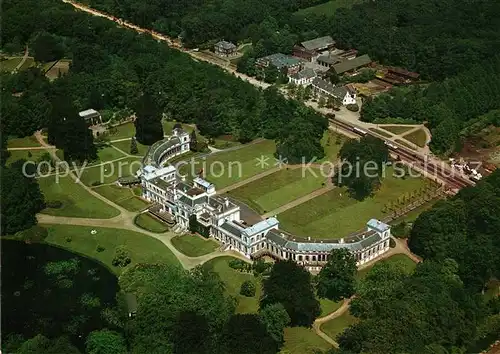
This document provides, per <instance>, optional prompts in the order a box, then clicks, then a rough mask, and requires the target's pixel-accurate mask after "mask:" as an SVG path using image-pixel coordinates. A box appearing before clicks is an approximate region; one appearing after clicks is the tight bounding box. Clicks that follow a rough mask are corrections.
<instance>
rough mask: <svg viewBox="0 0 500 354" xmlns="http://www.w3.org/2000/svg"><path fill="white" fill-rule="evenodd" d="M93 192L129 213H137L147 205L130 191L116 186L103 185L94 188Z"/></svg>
mask: <svg viewBox="0 0 500 354" xmlns="http://www.w3.org/2000/svg"><path fill="white" fill-rule="evenodd" d="M94 191H96V192H97V193H99V194H100V195H102V196H103V197H105V198H106V199H109V200H111V201H112V202H114V203H116V204H118V205H120V206H121V207H123V208H125V209H127V210H130V211H139V210H142V209H144V208H145V207H147V206H148V205H149V204H148V203H147V202H145V201H143V200H142V199H139V198H137V197H136V196H135V195H134V192H133V190H132V189H130V188H127V187H120V186H118V185H114V184H111V185H105V186H99V187H96V188H94Z"/></svg>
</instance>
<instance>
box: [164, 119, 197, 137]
mask: <svg viewBox="0 0 500 354" xmlns="http://www.w3.org/2000/svg"><path fill="white" fill-rule="evenodd" d="M161 124H162V125H163V134H165V135H172V130H173V129H174V125H176V124H177V122H171V121H165V120H164V121H162V122H161ZM181 125H182V129H184V130H185V131H187V132H188V133H191V132H192V131H193V130H194V126H191V125H188V124H184V123H181Z"/></svg>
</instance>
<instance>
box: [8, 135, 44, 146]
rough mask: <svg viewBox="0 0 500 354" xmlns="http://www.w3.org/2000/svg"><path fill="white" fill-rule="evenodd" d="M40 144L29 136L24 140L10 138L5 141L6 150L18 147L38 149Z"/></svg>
mask: <svg viewBox="0 0 500 354" xmlns="http://www.w3.org/2000/svg"><path fill="white" fill-rule="evenodd" d="M38 146H40V143H39V142H38V140H36V138H35V137H34V136H33V135H31V136H26V137H24V138H12V139H9V140H7V147H8V148H18V147H38Z"/></svg>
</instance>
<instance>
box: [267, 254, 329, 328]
mask: <svg viewBox="0 0 500 354" xmlns="http://www.w3.org/2000/svg"><path fill="white" fill-rule="evenodd" d="M278 303H281V304H282V305H283V307H284V308H285V309H286V311H287V312H288V315H289V316H290V321H291V325H292V326H306V327H308V326H311V325H312V323H313V322H314V320H315V319H316V317H318V316H319V314H320V313H321V310H320V307H319V302H318V300H316V297H315V295H314V289H313V286H312V284H311V274H310V273H309V272H308V271H307V270H305V269H304V268H302V267H301V266H299V265H297V264H296V263H295V262H294V261H292V260H287V261H279V262H277V263H275V264H274V266H273V268H272V270H271V273H270V275H269V278H267V279H264V281H263V296H262V298H261V301H260V307H261V308H264V307H266V306H268V305H273V304H278Z"/></svg>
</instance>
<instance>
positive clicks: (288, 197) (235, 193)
mask: <svg viewBox="0 0 500 354" xmlns="http://www.w3.org/2000/svg"><path fill="white" fill-rule="evenodd" d="M312 170H313V172H311V171H308V170H303V169H302V168H297V169H282V170H280V171H277V172H274V173H272V174H270V175H267V176H264V177H262V178H260V179H258V180H256V181H253V182H250V183H248V184H246V185H244V186H241V187H239V188H237V189H235V190H232V191H230V192H229V194H230V195H231V196H232V197H234V198H236V199H238V200H241V201H242V202H244V203H245V204H247V205H248V206H249V207H251V208H252V209H254V210H256V211H257V212H259V213H260V214H265V213H266V212H269V211H271V210H274V209H276V208H278V207H280V206H282V205H284V204H286V203H289V202H291V201H293V200H295V199H297V198H300V197H303V196H305V195H307V194H309V193H311V192H313V191H315V190H316V189H319V188H321V187H322V184H323V183H325V180H326V178H325V177H322V175H321V173H320V171H319V169H312Z"/></svg>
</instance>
